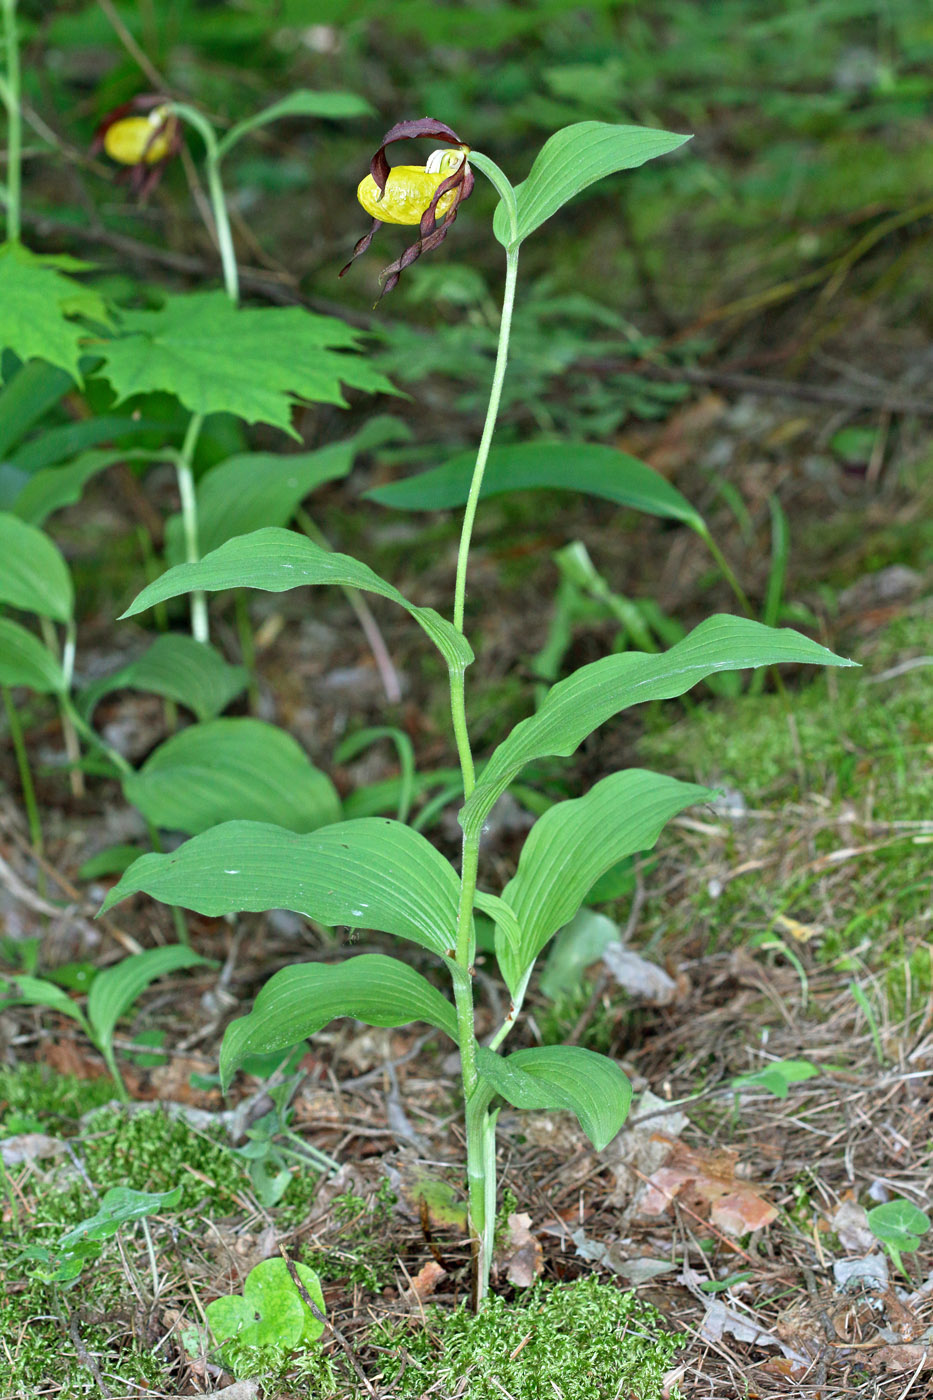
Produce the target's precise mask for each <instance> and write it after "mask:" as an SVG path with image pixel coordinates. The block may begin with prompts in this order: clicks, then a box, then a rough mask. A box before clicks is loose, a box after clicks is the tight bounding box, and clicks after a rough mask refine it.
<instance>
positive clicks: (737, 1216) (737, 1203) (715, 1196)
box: [636, 1142, 778, 1235]
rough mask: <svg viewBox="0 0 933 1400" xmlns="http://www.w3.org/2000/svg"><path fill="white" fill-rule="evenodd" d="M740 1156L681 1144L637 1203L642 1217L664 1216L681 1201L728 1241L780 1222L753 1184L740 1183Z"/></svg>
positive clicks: (774, 1209) (677, 1145) (651, 1178)
mask: <svg viewBox="0 0 933 1400" xmlns="http://www.w3.org/2000/svg"><path fill="white" fill-rule="evenodd" d="M736 1161H737V1154H736V1153H734V1152H726V1151H723V1152H718V1153H708V1152H701V1151H699V1150H697V1149H695V1148H692V1147H687V1146H686V1144H685V1143H682V1142H677V1143H675V1145H674V1151H673V1152H672V1154H671V1156H670V1157H669V1159H668V1161H667V1163H666V1165H664V1166H663V1167H660V1168H659V1169H658V1170H657V1171H656V1172H654V1173H653V1175H652V1176H650V1177H649V1179H648V1182H647V1184H646V1186H645V1190H644V1192H643V1193H642V1195H641V1197H640V1198H639V1199H638V1201H637V1203H636V1204H637V1209H638V1211H639V1213H640V1214H642V1215H661V1214H663V1212H664V1211H666V1210H667V1209H668V1207H669V1206H670V1205H671V1203H672V1202H673V1201H675V1200H677V1199H681V1200H682V1201H683V1203H684V1205H686V1206H688V1207H689V1208H690V1209H691V1210H694V1211H696V1213H697V1214H699V1215H700V1216H703V1215H706V1214H708V1216H709V1220H710V1223H711V1224H712V1225H715V1226H716V1227H717V1228H718V1229H720V1230H723V1231H724V1232H725V1233H726V1234H728V1235H745V1234H748V1232H749V1231H751V1230H761V1229H763V1228H764V1226H766V1225H770V1224H771V1222H772V1220H774V1219H775V1217H776V1216H777V1213H778V1212H777V1208H776V1207H775V1206H772V1205H770V1204H769V1202H767V1201H766V1200H765V1199H764V1197H763V1196H761V1195H760V1193H759V1192H758V1191H757V1190H756V1189H755V1187H754V1186H752V1185H751V1184H750V1183H748V1182H745V1181H740V1180H737V1179H736V1175H735V1168H736Z"/></svg>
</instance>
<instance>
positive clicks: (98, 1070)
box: [39, 1040, 116, 1097]
mask: <svg viewBox="0 0 933 1400" xmlns="http://www.w3.org/2000/svg"><path fill="white" fill-rule="evenodd" d="M39 1059H40V1060H43V1061H44V1062H45V1064H47V1065H48V1066H49V1067H50V1068H51V1069H54V1070H56V1071H57V1073H58V1074H73V1075H74V1077H75V1079H102V1078H103V1077H104V1076H105V1075H106V1073H107V1067H106V1065H105V1064H104V1062H103V1060H102V1059H101V1058H100V1056H99V1055H98V1054H96V1052H95V1053H90V1054H86V1053H85V1051H84V1050H82V1049H81V1046H80V1045H76V1044H75V1042H74V1041H73V1040H44V1041H43V1042H42V1044H41V1046H40V1047H39ZM114 1097H116V1094H114Z"/></svg>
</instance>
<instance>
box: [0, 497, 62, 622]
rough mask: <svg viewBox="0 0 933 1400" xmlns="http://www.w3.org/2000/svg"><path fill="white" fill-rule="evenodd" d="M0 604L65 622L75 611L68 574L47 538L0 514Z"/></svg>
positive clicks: (39, 531) (55, 549) (24, 524)
mask: <svg viewBox="0 0 933 1400" xmlns="http://www.w3.org/2000/svg"><path fill="white" fill-rule="evenodd" d="M0 603H8V604H9V606H10V607H12V608H22V609H23V611H24V612H32V613H38V615H39V617H51V618H53V619H54V620H55V621H56V622H67V621H68V619H69V618H70V617H71V614H72V611H73V610H74V589H73V588H72V586H71V575H70V574H69V572H68V565H67V564H66V563H65V561H64V559H63V558H62V556H61V553H60V551H59V549H58V547H57V545H55V544H53V543H52V541H51V540H50V539H49V537H48V535H44V534H43V533H42V531H41V530H37V529H36V527H35V525H27V524H26V522H25V520H20V519H19V517H18V516H16V515H13V514H11V513H10V512H8V511H0Z"/></svg>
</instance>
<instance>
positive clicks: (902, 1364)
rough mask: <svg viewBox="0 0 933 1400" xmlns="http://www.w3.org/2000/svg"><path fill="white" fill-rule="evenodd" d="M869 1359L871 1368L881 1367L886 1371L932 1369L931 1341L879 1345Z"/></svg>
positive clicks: (932, 1349)
mask: <svg viewBox="0 0 933 1400" xmlns="http://www.w3.org/2000/svg"><path fill="white" fill-rule="evenodd" d="M869 1361H870V1364H871V1366H872V1367H873V1368H874V1367H883V1368H884V1370H886V1371H929V1370H931V1369H933V1342H925V1343H924V1342H904V1343H903V1345H899V1346H889V1347H879V1348H878V1350H877V1351H876V1352H872V1353H871V1355H870V1357H869Z"/></svg>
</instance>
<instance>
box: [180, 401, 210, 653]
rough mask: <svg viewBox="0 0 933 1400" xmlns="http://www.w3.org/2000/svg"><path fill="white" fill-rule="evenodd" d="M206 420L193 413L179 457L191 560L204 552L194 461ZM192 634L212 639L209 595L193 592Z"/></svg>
mask: <svg viewBox="0 0 933 1400" xmlns="http://www.w3.org/2000/svg"><path fill="white" fill-rule="evenodd" d="M203 423H204V416H203V414H200V413H193V414H192V415H191V422H190V423H189V424H188V431H187V432H186V433H185V440H184V442H183V443H182V447H181V452H180V453H179V455H178V457H177V458H176V461H175V471H176V473H177V475H178V494H179V497H180V498H181V519H182V526H183V529H184V534H185V558H186V560H187V561H188V563H189V564H196V563H197V561H198V560H199V559H200V557H201V554H200V550H199V548H198V499H197V495H196V494H195V489H194V472H193V470H192V465H191V464H192V462H193V460H194V451H195V448H196V447H197V444H198V437H199V436H200V433H201V427H202V425H203ZM191 635H192V637H194V640H195V641H196V642H209V641H210V627H209V624H208V620H207V595H206V594H205V593H192V594H191Z"/></svg>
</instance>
